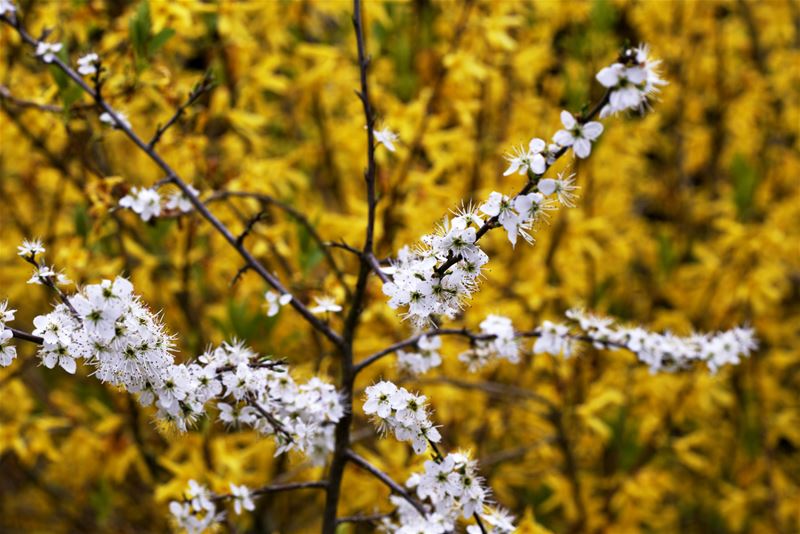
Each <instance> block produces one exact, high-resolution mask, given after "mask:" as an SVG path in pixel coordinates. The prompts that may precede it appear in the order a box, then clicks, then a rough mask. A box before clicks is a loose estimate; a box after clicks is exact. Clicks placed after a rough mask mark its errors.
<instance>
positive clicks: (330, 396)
mask: <svg viewBox="0 0 800 534" xmlns="http://www.w3.org/2000/svg"><path fill="white" fill-rule="evenodd" d="M199 360H200V362H201V364H203V365H200V366H198V367H200V369H202V373H203V375H204V376H206V377H208V380H209V382H210V383H211V384H214V382H215V381H216V382H217V384H219V385H217V384H214V385H213V388H214V389H215V390H219V391H221V390H222V387H223V386H224V390H225V391H224V394H221V393H220V392H219V391H218V393H217V396H219V397H226V399H225V400H227V401H228V402H218V404H217V407H218V408H219V412H220V413H219V418H220V420H221V421H222V422H223V423H225V424H227V425H228V426H232V427H242V426H250V427H252V428H254V429H255V430H257V431H259V432H261V433H265V434H274V435H275V439H276V440H277V442H278V445H279V447H278V449H277V450H276V454H280V453H282V452H285V451H288V450H299V451H301V452H303V453H305V454H306V455H308V456H309V457H310V458H311V459H312V460H313V461H314V462H316V463H322V462H324V461H325V458H326V456H327V454H328V453H329V452H330V451H332V450H333V446H334V427H335V424H336V423H337V422H338V421H339V419H341V418H342V416H343V415H344V406H343V404H342V402H341V398H340V396H339V393H338V392H337V391H336V389H335V388H334V387H333V386H332V385H331V384H328V383H326V382H323V381H322V380H320V379H319V378H316V377H313V378H311V379H310V380H309V381H308V382H306V383H304V384H298V383H297V382H296V381H295V380H294V379H293V378H292V377H291V375H290V374H289V373H288V372H286V370H285V368H282V367H281V366H276V365H275V363H276V362H274V361H271V360H260V359H259V358H257V356H256V354H254V353H253V352H252V351H251V350H250V349H248V348H247V347H246V346H244V345H243V344H241V343H235V344H230V343H223V344H222V345H221V346H219V347H217V348H215V349H214V350H211V351H207V352H206V353H205V354H203V355H202V356H200V358H199ZM211 377H214V378H211ZM217 377H221V378H217ZM264 414H269V417H268V418H267V417H264Z"/></svg>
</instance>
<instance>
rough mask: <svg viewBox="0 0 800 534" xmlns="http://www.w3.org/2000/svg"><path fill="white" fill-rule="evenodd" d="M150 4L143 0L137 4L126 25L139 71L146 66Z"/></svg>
mask: <svg viewBox="0 0 800 534" xmlns="http://www.w3.org/2000/svg"><path fill="white" fill-rule="evenodd" d="M150 26H151V23H150V4H149V3H148V2H147V0H145V1H144V2H142V3H141V4H139V7H138V9H136V13H135V14H134V15H133V17H131V20H130V22H129V24H128V32H129V34H130V40H131V44H132V45H133V52H134V55H135V56H136V68H137V69H138V70H141V69H142V68H144V67H145V66H146V65H147V45H148V41H149V40H150Z"/></svg>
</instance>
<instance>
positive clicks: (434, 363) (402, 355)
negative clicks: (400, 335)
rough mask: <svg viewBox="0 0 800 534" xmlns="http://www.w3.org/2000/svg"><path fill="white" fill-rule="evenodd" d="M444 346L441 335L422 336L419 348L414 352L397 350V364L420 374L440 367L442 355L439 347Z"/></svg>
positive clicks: (418, 344)
mask: <svg viewBox="0 0 800 534" xmlns="http://www.w3.org/2000/svg"><path fill="white" fill-rule="evenodd" d="M441 346H442V339H441V337H439V336H431V337H428V336H422V337H421V338H420V339H419V341H417V350H416V351H414V352H411V351H409V352H406V351H403V350H399V351H397V365H398V366H399V367H400V368H401V369H403V370H405V371H408V372H409V373H412V374H415V375H418V374H423V373H426V372H427V371H429V370H430V369H433V368H434V367H439V365H441V364H442V357H441V355H440V354H439V351H438V349H439V348H440V347H441Z"/></svg>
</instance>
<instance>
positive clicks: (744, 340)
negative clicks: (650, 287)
mask: <svg viewBox="0 0 800 534" xmlns="http://www.w3.org/2000/svg"><path fill="white" fill-rule="evenodd" d="M567 318H569V319H570V320H571V325H567V324H559V323H552V322H549V321H545V322H544V323H543V325H542V327H541V328H539V329H538V330H537V334H538V336H539V337H538V339H537V340H536V343H534V346H533V352H534V353H537V354H538V353H543V352H546V353H550V354H561V353H563V354H564V355H565V356H569V355H570V354H571V353H572V352H574V347H573V344H574V343H575V341H576V340H589V341H590V342H591V343H592V344H593V345H594V346H595V347H597V348H599V349H605V348H623V349H627V350H629V351H631V352H633V353H634V354H636V355H637V357H638V358H639V360H640V361H641V362H642V363H645V364H647V366H648V367H649V368H650V371H651V372H653V373H655V372H658V371H673V370H677V369H681V368H685V367H687V366H689V365H690V364H691V363H692V362H696V361H702V362H705V364H706V365H707V366H708V368H709V369H710V370H711V371H712V372H716V371H717V370H719V368H720V367H722V366H724V365H736V364H738V363H740V361H741V360H740V358H741V357H743V356H744V357H747V356H749V355H750V354H751V353H752V352H753V351H754V350H755V349H756V348H757V347H758V342H757V340H756V337H755V332H754V331H753V330H752V329H751V328H745V327H737V328H734V329H732V330H727V331H724V332H716V333H695V334H692V335H689V336H685V337H682V336H677V335H675V334H672V333H670V332H665V333H658V332H650V331H648V330H646V329H644V328H642V327H640V326H634V327H627V326H623V325H620V324H618V323H616V322H615V320H614V319H612V318H608V317H600V316H597V315H592V314H590V313H586V312H584V311H581V310H570V311H568V312H567ZM575 329H576V330H578V332H576V333H574V332H573V330H575Z"/></svg>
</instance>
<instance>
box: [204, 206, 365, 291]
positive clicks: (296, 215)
mask: <svg viewBox="0 0 800 534" xmlns="http://www.w3.org/2000/svg"><path fill="white" fill-rule="evenodd" d="M228 198H252V199H255V200H258V201H259V202H261V203H262V204H266V205H270V206H274V207H276V208H278V209H280V210H281V211H283V212H284V213H286V214H287V215H288V216H290V217H291V218H293V219H294V220H295V221H297V222H298V223H299V224H300V225H301V226H302V227H303V228H304V229H305V230H306V232H308V235H309V236H311V239H313V240H314V242H316V243H317V246H318V247H319V249H320V250H321V251H322V254H323V255H324V256H325V261H327V262H328V265H329V266H330V268H331V269H332V270H333V272H334V274H335V275H336V278H337V280H339V283H340V284H341V285H342V287H344V288H345V291H347V293H348V296H349V292H350V290H349V288H348V286H347V284H346V282H345V279H344V273H343V272H342V270H341V269H340V268H339V265H338V264H337V263H336V260H335V259H334V257H333V256H332V255H331V253H330V251H329V250H328V247H327V246H326V245H327V243H326V242H325V241H324V240H323V239H322V236H320V235H319V232H318V231H317V229H316V227H315V226H314V225H313V224H311V221H309V220H308V217H306V216H305V215H303V214H302V213H300V211H299V210H298V209H296V208H294V207H293V206H291V205H289V204H287V203H286V202H282V201H280V200H278V199H277V198H275V197H273V196H270V195H267V194H265V193H255V192H249V191H217V192H216V193H214V194H213V195H211V196H210V197H209V198H208V200H206V202H207V203H208V202H214V201H217V200H224V199H228Z"/></svg>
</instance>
